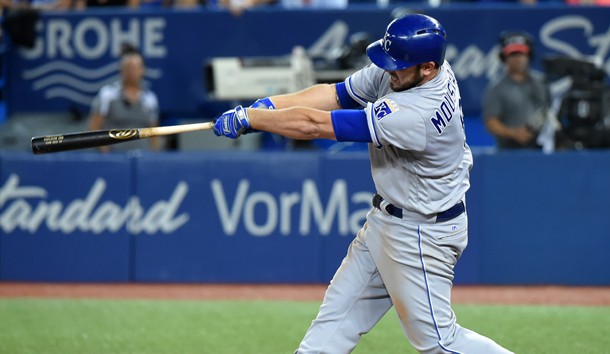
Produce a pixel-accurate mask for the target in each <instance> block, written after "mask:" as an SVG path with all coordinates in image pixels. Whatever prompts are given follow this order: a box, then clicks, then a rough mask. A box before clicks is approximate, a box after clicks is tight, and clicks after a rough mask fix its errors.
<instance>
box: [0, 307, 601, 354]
mask: <svg viewBox="0 0 610 354" xmlns="http://www.w3.org/2000/svg"><path fill="white" fill-rule="evenodd" d="M318 306H319V304H318V303H312V302H264V301H252V302H247V301H234V302H229V301H209V302H207V301H134V300H121V301H98V300H27V299H18V300H14V299H2V300H0V353H12V354H13V353H14V354H18V353H37V354H38V353H61V354H70V353H78V354H81V353H91V354H94V353H172V354H174V353H213V354H225V353H227V354H229V353H230V354H233V353H240V354H248V353H252V354H273V353H292V352H293V351H294V349H295V348H296V346H297V345H298V343H299V341H300V340H301V338H302V336H303V334H304V333H305V331H306V330H307V327H308V326H309V323H310V322H311V320H312V318H313V316H314V315H315V313H316V312H317V310H318ZM455 311H456V314H457V315H458V320H459V322H460V324H461V325H462V326H465V327H468V328H471V329H473V330H476V331H477V332H480V333H482V334H485V335H487V336H489V337H492V338H493V339H495V340H496V341H498V342H499V343H501V344H503V345H505V346H506V347H508V348H510V349H512V350H513V351H515V352H516V353H523V354H526V353H532V354H544V353H553V354H557V353H566V354H567V353H569V354H575V353H579V354H581V353H608V352H609V349H608V348H610V335H609V334H610V307H595V308H593V307H589V308H587V307H535V306H455ZM354 353H360V354H365V353H373V354H385V353H415V351H414V350H413V349H411V348H410V346H409V345H408V343H407V341H406V339H405V338H404V336H403V334H402V330H401V328H400V326H399V324H398V320H397V317H396V315H395V313H394V312H393V311H391V312H390V313H388V315H387V316H386V317H384V318H383V319H382V321H381V322H380V323H379V324H378V325H377V326H376V327H375V328H374V329H373V331H371V333H369V334H368V335H365V336H364V337H363V339H362V341H361V343H360V344H359V346H358V347H357V348H356V350H355V351H354Z"/></svg>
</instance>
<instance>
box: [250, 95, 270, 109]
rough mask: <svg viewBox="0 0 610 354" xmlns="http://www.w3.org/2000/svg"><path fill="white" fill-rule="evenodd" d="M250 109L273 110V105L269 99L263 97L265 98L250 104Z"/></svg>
mask: <svg viewBox="0 0 610 354" xmlns="http://www.w3.org/2000/svg"><path fill="white" fill-rule="evenodd" d="M250 108H267V109H275V105H274V104H273V101H271V99H270V98H269V97H265V98H259V99H258V100H256V101H255V102H254V103H252V105H250Z"/></svg>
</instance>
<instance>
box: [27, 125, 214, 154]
mask: <svg viewBox="0 0 610 354" xmlns="http://www.w3.org/2000/svg"><path fill="white" fill-rule="evenodd" d="M213 127H214V123H213V122H205V123H194V124H180V125H170V126H165V127H154V128H139V129H120V130H119V129H111V130H97V131H88V132H80V133H71V134H63V135H47V136H38V137H33V138H32V152H33V153H34V154H46V153H51V152H59V151H66V150H77V149H86V148H92V147H99V146H105V145H111V144H119V143H123V142H126V141H131V140H138V139H145V138H151V137H153V136H162V135H173V134H179V133H187V132H194V131H198V130H208V129H212V128H213Z"/></svg>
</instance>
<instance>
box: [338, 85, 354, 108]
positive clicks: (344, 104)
mask: <svg viewBox="0 0 610 354" xmlns="http://www.w3.org/2000/svg"><path fill="white" fill-rule="evenodd" d="M335 88H336V90H337V97H338V98H339V103H340V104H341V108H343V109H353V108H358V107H360V103H358V102H356V100H354V99H353V98H352V96H350V95H349V93H348V92H347V89H346V88H345V82H339V83H337V84H336V85H335Z"/></svg>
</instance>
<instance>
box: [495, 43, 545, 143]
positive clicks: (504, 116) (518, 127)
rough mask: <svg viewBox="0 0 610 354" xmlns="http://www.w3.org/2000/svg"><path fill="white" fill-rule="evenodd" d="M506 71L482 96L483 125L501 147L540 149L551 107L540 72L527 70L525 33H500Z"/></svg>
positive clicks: (529, 52) (529, 54)
mask: <svg viewBox="0 0 610 354" xmlns="http://www.w3.org/2000/svg"><path fill="white" fill-rule="evenodd" d="M500 45H501V48H500V59H501V60H502V62H503V63H504V66H505V70H506V71H505V74H504V75H503V76H501V77H500V79H499V80H497V81H494V82H492V83H491V84H490V85H489V86H488V88H487V89H486V94H485V97H484V99H483V118H484V120H485V127H486V128H487V130H488V131H489V132H490V133H491V134H493V135H494V137H495V138H496V141H497V146H498V148H500V149H515V148H539V145H538V144H537V142H536V140H537V139H536V138H537V136H538V133H539V132H540V130H541V129H542V127H543V125H544V123H545V120H546V117H547V114H548V110H549V107H550V93H549V91H548V87H547V85H546V83H545V80H544V78H543V75H542V74H540V73H538V72H534V71H532V70H531V69H530V61H531V60H532V57H533V38H532V36H531V35H530V34H529V33H526V32H508V33H502V34H501V36H500Z"/></svg>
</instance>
